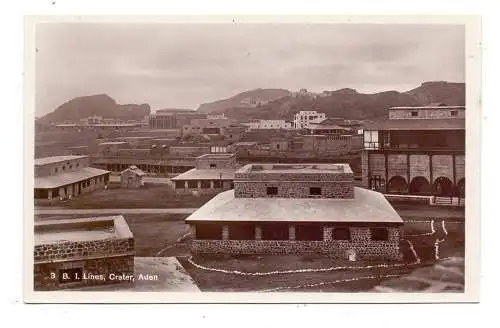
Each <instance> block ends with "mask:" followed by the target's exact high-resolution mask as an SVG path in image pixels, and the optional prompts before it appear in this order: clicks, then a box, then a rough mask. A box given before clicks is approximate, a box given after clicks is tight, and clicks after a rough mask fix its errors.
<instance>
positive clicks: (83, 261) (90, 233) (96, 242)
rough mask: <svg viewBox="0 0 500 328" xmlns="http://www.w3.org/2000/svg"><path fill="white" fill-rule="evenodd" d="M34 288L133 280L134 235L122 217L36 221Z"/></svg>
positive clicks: (37, 289)
mask: <svg viewBox="0 0 500 328" xmlns="http://www.w3.org/2000/svg"><path fill="white" fill-rule="evenodd" d="M34 237H35V245H34V250H33V259H34V275H33V276H34V281H33V284H34V290H35V291H48V290H60V289H67V288H77V287H78V288H79V287H85V286H95V285H106V284H114V283H132V282H133V279H132V278H133V276H134V256H135V250H134V236H133V235H132V232H131V231H130V229H129V227H128V225H127V223H126V222H125V219H124V218H123V216H113V217H98V218H85V219H67V220H64V219H63V220H61V219H58V220H44V221H38V222H35V234H34Z"/></svg>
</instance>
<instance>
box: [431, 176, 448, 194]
mask: <svg viewBox="0 0 500 328" xmlns="http://www.w3.org/2000/svg"><path fill="white" fill-rule="evenodd" d="M433 191H434V194H435V195H436V196H453V183H452V182H451V180H450V179H448V178H446V177H439V178H437V179H436V181H435V182H434V186H433Z"/></svg>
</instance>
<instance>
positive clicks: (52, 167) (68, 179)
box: [34, 156, 110, 203]
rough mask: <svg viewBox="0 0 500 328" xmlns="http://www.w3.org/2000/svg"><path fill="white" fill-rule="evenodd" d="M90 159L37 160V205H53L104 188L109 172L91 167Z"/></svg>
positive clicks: (82, 157)
mask: <svg viewBox="0 0 500 328" xmlns="http://www.w3.org/2000/svg"><path fill="white" fill-rule="evenodd" d="M89 163H90V160H89V157H88V156H54V157H45V158H37V159H35V186H34V187H35V188H34V189H35V190H34V191H35V203H47V202H48V203H52V202H56V201H58V200H61V199H67V198H73V197H77V196H78V195H80V194H82V193H86V192H89V191H92V190H95V189H99V188H104V185H105V184H107V183H108V181H109V174H110V172H109V171H105V170H101V169H96V168H93V167H89Z"/></svg>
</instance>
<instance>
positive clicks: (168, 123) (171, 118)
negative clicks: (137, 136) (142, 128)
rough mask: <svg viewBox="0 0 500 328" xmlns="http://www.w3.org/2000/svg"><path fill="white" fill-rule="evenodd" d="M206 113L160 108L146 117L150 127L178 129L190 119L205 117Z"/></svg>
mask: <svg viewBox="0 0 500 328" xmlns="http://www.w3.org/2000/svg"><path fill="white" fill-rule="evenodd" d="M206 117H207V115H206V114H202V113H198V112H196V111H194V110H188V109H160V110H157V111H156V113H154V114H151V115H150V116H149V117H148V125H149V128H151V129H180V128H182V126H183V125H185V124H189V123H190V122H191V120H192V119H196V118H206Z"/></svg>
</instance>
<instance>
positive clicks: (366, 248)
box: [190, 225, 401, 260]
mask: <svg viewBox="0 0 500 328" xmlns="http://www.w3.org/2000/svg"><path fill="white" fill-rule="evenodd" d="M257 227H259V226H258V225H257ZM290 227H294V226H293V225H290ZM333 229H335V228H334V227H332V226H328V225H327V226H324V227H323V240H322V241H298V240H294V239H295V238H294V236H295V229H294V228H289V232H290V240H259V239H260V238H259V239H256V240H227V239H226V240H198V239H194V240H192V241H191V242H190V246H191V252H192V253H194V254H324V255H328V256H331V257H334V258H342V259H347V256H348V251H351V250H353V251H355V252H356V255H357V257H358V258H360V259H388V260H397V259H400V252H399V241H400V237H401V231H400V228H388V229H389V238H388V240H387V241H374V240H371V230H370V228H364V227H352V228H350V233H351V240H349V241H347V240H332V231H333ZM257 230H259V231H260V228H259V229H256V232H257Z"/></svg>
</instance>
